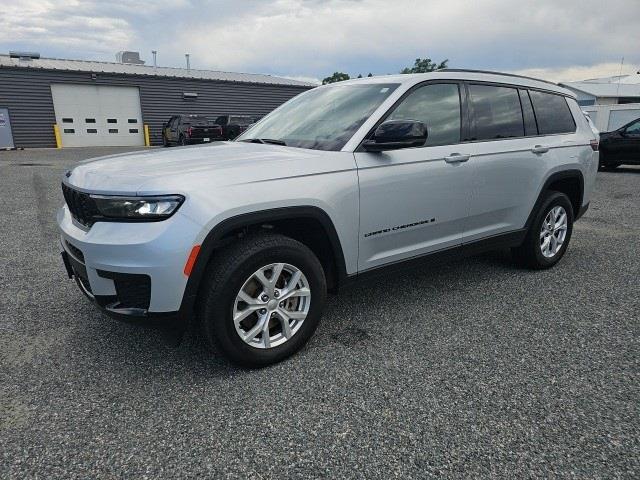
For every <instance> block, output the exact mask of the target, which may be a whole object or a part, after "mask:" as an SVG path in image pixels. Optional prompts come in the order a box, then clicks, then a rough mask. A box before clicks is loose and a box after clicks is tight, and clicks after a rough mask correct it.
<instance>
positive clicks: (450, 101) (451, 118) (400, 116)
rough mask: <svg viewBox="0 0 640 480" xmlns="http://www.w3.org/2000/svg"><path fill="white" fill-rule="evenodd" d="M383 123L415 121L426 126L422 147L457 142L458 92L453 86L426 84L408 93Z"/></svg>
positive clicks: (458, 131) (458, 140)
mask: <svg viewBox="0 0 640 480" xmlns="http://www.w3.org/2000/svg"><path fill="white" fill-rule="evenodd" d="M387 120H417V121H420V122H422V123H424V124H425V125H426V126H427V132H428V137H427V143H425V147H429V146H435V145H450V144H453V143H459V142H460V124H461V122H460V92H459V90H458V85H457V84H455V83H436V84H429V85H425V86H423V87H419V88H418V89H416V90H414V91H413V92H411V93H410V94H409V95H408V96H407V97H406V98H405V99H404V100H403V101H402V103H401V104H400V105H398V106H397V107H396V109H395V110H394V111H393V113H392V114H391V115H390V116H389V118H387Z"/></svg>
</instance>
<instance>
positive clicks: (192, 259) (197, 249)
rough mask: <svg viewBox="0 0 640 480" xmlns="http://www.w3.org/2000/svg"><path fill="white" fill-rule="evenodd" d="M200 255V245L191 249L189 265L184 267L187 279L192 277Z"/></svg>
mask: <svg viewBox="0 0 640 480" xmlns="http://www.w3.org/2000/svg"><path fill="white" fill-rule="evenodd" d="M199 253H200V245H194V247H193V248H192V249H191V253H190V254H189V258H187V263H186V264H185V266H184V274H185V275H186V276H187V277H188V276H189V275H191V270H193V266H194V265H195V264H196V259H197V258H198V254H199Z"/></svg>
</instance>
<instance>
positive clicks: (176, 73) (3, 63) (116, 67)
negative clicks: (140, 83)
mask: <svg viewBox="0 0 640 480" xmlns="http://www.w3.org/2000/svg"><path fill="white" fill-rule="evenodd" d="M7 67H18V68H30V69H31V68H33V69H41V70H63V71H69V72H91V73H119V74H125V75H149V76H161V77H176V78H194V79H201V80H218V81H223V82H240V83H264V84H270V85H287V86H298V87H315V86H316V85H315V84H313V83H308V82H301V81H299V80H292V79H289V78H283V77H273V76H271V75H263V74H256V73H234V72H218V71H214V70H197V69H194V68H191V69H189V70H187V69H186V68H173V67H154V66H150V65H134V64H129V63H115V62H95V61H88V60H65V59H60V58H33V59H20V58H13V57H10V56H9V55H0V68H7Z"/></svg>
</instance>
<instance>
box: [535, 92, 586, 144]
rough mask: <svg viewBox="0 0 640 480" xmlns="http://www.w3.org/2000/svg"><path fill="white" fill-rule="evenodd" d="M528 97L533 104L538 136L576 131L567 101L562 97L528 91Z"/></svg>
mask: <svg viewBox="0 0 640 480" xmlns="http://www.w3.org/2000/svg"><path fill="white" fill-rule="evenodd" d="M529 96H530V97H531V102H532V103H533V110H534V112H535V114H536V121H537V122H538V132H539V134H540V135H553V134H557V133H573V132H575V131H576V122H575V121H574V119H573V115H572V114H571V110H570V109H569V105H568V104H567V100H566V99H565V98H564V97H563V96H562V95H555V94H553V93H545V92H538V91H535V90H530V91H529Z"/></svg>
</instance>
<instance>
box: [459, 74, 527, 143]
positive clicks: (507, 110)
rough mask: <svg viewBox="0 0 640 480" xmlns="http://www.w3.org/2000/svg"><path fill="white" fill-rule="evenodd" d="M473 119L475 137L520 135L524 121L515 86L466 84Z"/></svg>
mask: <svg viewBox="0 0 640 480" xmlns="http://www.w3.org/2000/svg"><path fill="white" fill-rule="evenodd" d="M469 93H470V94H471V104H472V106H473V115H474V120H475V135H474V139H475V140H490V139H495V138H509V137H523V136H524V122H523V119H522V109H521V108H520V98H519V97H518V90H516V89H515V88H509V87H494V86H491V85H469Z"/></svg>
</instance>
